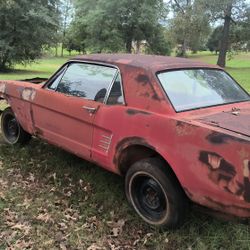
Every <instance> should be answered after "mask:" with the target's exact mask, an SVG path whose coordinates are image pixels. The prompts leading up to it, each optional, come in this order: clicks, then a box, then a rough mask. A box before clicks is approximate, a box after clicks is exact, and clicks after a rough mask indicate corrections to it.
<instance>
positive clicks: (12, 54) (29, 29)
mask: <svg viewBox="0 0 250 250" xmlns="http://www.w3.org/2000/svg"><path fill="white" fill-rule="evenodd" d="M57 4H58V2H57V0H36V1H29V0H15V1H14V0H1V1H0V30H1V32H0V70H5V69H6V68H8V67H11V66H12V65H13V64H15V63H27V62H31V61H33V60H35V59H36V58H38V57H39V56H40V55H41V52H42V49H43V47H44V46H49V45H51V44H53V43H54V42H55V34H56V31H57V28H58V21H59V13H58V12H57V11H56V5H57Z"/></svg>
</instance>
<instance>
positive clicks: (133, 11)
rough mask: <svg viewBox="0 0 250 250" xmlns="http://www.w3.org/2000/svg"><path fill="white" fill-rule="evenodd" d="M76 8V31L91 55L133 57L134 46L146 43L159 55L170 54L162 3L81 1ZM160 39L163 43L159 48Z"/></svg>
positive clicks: (153, 0) (144, 0)
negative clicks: (101, 53) (127, 55)
mask: <svg viewBox="0 0 250 250" xmlns="http://www.w3.org/2000/svg"><path fill="white" fill-rule="evenodd" d="M75 8H76V18H75V20H74V22H73V24H74V25H73V29H74V30H75V34H77V35H78V37H80V36H79V35H80V34H81V39H82V40H84V44H85V45H86V47H87V48H88V49H89V50H91V51H95V52H102V51H107V52H109V51H112V52H116V51H124V50H125V51H127V52H128V53H131V52H132V49H133V43H136V44H140V43H141V42H142V41H145V42H146V47H147V49H151V51H154V52H155V53H166V51H169V50H168V49H165V47H167V46H168V44H167V43H166V42H165V40H164V39H163V37H164V32H163V29H162V25H161V21H162V20H163V19H164V18H165V17H166V12H167V11H166V8H165V5H164V3H163V1H162V0H136V1H134V0H120V1H116V0H109V1H105V0H99V1H97V0H85V1H82V0H77V1H76V3H75ZM156 37H158V38H159V39H161V41H160V44H157V46H155V44H153V41H155V39H156ZM160 45H161V48H160ZM156 47H157V48H158V49H157V51H156Z"/></svg>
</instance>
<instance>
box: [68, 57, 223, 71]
mask: <svg viewBox="0 0 250 250" xmlns="http://www.w3.org/2000/svg"><path fill="white" fill-rule="evenodd" d="M72 60H77V61H91V62H102V63H107V64H113V65H116V66H118V67H119V66H121V65H124V66H125V65H129V66H133V67H139V68H144V69H147V70H149V69H150V70H152V71H154V72H158V71H164V70H171V69H185V68H211V69H221V68H220V67H218V66H216V65H211V64H206V63H203V62H199V61H196V60H191V59H186V58H179V57H170V56H156V55H141V54H91V55H80V56H76V57H74V58H73V59H72Z"/></svg>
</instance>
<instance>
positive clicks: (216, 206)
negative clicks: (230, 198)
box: [204, 196, 250, 217]
mask: <svg viewBox="0 0 250 250" xmlns="http://www.w3.org/2000/svg"><path fill="white" fill-rule="evenodd" d="M204 198H205V199H206V200H207V201H208V203H209V204H210V205H211V206H212V207H213V208H214V209H218V210H220V211H223V212H227V211H230V210H234V211H237V214H236V212H234V214H236V215H237V216H242V215H241V213H246V214H248V215H247V216H244V215H243V216H242V217H248V216H249V213H250V209H249V208H245V207H239V206H236V205H224V204H222V203H221V202H218V201H215V200H213V199H212V198H210V197H207V196H205V197H204Z"/></svg>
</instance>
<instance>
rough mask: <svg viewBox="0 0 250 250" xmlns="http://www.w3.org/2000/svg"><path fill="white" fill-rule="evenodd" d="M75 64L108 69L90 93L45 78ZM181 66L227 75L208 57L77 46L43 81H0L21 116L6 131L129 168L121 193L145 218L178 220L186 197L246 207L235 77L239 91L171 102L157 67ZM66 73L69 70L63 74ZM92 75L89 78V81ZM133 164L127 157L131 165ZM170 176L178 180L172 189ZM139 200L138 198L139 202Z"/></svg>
mask: <svg viewBox="0 0 250 250" xmlns="http://www.w3.org/2000/svg"><path fill="white" fill-rule="evenodd" d="M75 64H78V65H79V64H83V65H85V66H81V67H91V66H93V67H97V68H94V70H93V71H94V73H93V75H95V77H99V78H100V75H98V74H99V73H98V72H99V71H100V69H99V68H98V67H107V68H108V69H105V70H108V71H110V70H111V69H112V70H111V71H110V72H108V73H107V72H106V71H105V72H104V73H102V74H101V77H102V76H103V77H104V76H105V77H107V75H109V76H110V79H109V80H107V82H108V84H106V83H105V84H106V85H107V87H106V89H105V90H103V89H101V91H100V93H99V95H100V98H99V99H98V100H97V99H95V98H96V97H95V98H94V97H91V98H86V96H85V94H83V93H80V92H74V91H73V92H72V91H71V92H69V93H67V91H69V86H68V85H67V84H68V83H67V84H66V83H65V84H66V85H65V86H64V89H63V88H62V89H61V91H60V90H59V91H58V87H56V88H52V87H51V86H52V85H53V84H54V83H55V82H56V81H58V82H59V83H58V84H60V81H63V80H62V79H63V76H64V75H65V71H66V72H67V70H69V68H70V67H72V65H75ZM86 65H87V66H86ZM91 70H92V69H91ZM101 70H102V69H101ZM180 70H187V71H188V70H194V71H195V70H204V72H205V71H206V70H210V71H216V72H222V73H223V77H224V78H225V77H226V76H225V75H226V73H225V72H224V71H223V69H221V68H219V67H217V66H214V65H208V64H205V63H200V62H196V61H192V60H188V59H177V58H171V57H161V56H143V55H119V54H117V55H105V54H99V55H86V56H78V57H76V58H73V59H72V60H70V61H69V62H67V63H66V64H65V65H63V66H62V67H61V68H60V69H59V70H58V71H57V72H56V73H55V74H54V75H53V76H52V77H51V78H50V79H49V80H47V81H46V82H45V83H44V84H34V83H31V82H23V81H0V96H1V98H2V99H5V100H7V102H8V103H9V105H10V107H11V110H12V111H13V114H14V118H15V119H16V123H18V126H20V127H18V128H16V127H15V126H16V124H13V119H12V120H11V119H9V120H11V121H12V123H11V122H10V121H9V120H8V122H9V123H8V124H7V126H9V128H10V129H11V128H12V131H10V132H12V134H11V136H13V135H14V137H15V136H17V133H20V131H19V130H18V129H20V128H21V129H23V131H25V133H27V134H29V135H33V136H37V137H39V138H42V139H44V140H46V141H48V142H49V143H51V144H54V145H57V146H60V147H62V148H63V149H65V150H67V151H70V152H72V153H73V154H75V155H77V156H79V157H82V158H84V159H86V160H89V161H92V162H94V163H96V164H97V165H100V166H102V167H103V168H105V169H107V170H109V171H112V172H114V173H117V174H120V175H124V176H128V175H129V177H126V178H127V179H126V181H125V182H126V184H125V185H127V186H126V194H127V196H128V200H129V202H130V203H132V205H133V207H134V208H135V210H136V211H137V212H138V214H139V215H140V216H141V217H142V218H143V219H144V220H145V221H147V222H149V223H151V224H153V225H159V226H175V225H177V224H179V223H181V222H182V221H183V218H184V215H180V214H182V213H184V206H185V207H186V204H188V200H191V201H192V202H194V203H197V204H199V205H201V206H205V207H208V208H210V209H212V210H215V211H220V212H222V213H226V214H230V215H234V216H238V217H241V218H247V217H250V175H249V167H250V102H249V96H248V94H247V93H246V92H245V91H244V90H242V89H241V88H240V87H239V86H238V85H237V84H236V83H235V84H236V85H237V88H238V89H239V91H242V95H245V96H244V98H243V99H242V100H239V101H235V102H229V103H220V104H218V105H217V104H215V105H207V106H205V107H203V106H202V105H201V106H202V107H200V106H199V107H197V108H195V107H191V106H190V108H187V109H183V110H176V108H175V106H174V104H173V102H172V100H171V98H169V95H168V93H166V92H165V91H164V88H163V86H162V84H161V80H160V77H159V74H161V73H162V72H163V73H164V72H172V73H176V72H178V71H180ZM72 72H73V71H72ZM224 74H225V75H224ZM71 76H72V77H74V74H73V73H72V74H69V76H68V77H69V78H70V77H71ZM91 77H93V76H91ZM227 77H229V76H228V75H227ZM118 78H119V80H117V79H118ZM224 78H223V79H224ZM91 79H92V78H91ZM115 79H116V80H115ZM230 79H231V78H230ZM69 81H70V80H69ZM95 81H97V80H96V78H93V79H92V80H90V85H91V84H94V82H95ZM65 82H66V80H65ZM117 82H119V87H118V89H119V90H118V95H119V96H116V95H117V92H115V91H114V98H115V101H112V100H110V99H112V97H110V95H111V93H112V91H113V90H112V88H113V87H114V85H115V84H116V83H117ZM74 84H75V83H74ZM77 84H79V82H78V83H77ZM80 84H81V83H80ZM102 84H104V82H102ZM218 84H219V83H218ZM106 85H105V86H106ZM57 86H58V85H57ZM75 86H78V85H75ZM86 88H87V87H86ZM190 88H191V86H190ZM65 89H66V90H65ZM116 91H117V90H116ZM243 92H244V94H243ZM118 97H119V98H118ZM118 99H119V101H118ZM9 111H10V110H9ZM2 116H3V115H2ZM2 126H3V122H2ZM11 126H12V127H11ZM13 126H14V131H13ZM2 130H3V128H2ZM3 133H6V131H3ZM15 133H16V134H15ZM5 137H6V136H5ZM7 137H8V134H7ZM5 139H6V141H7V142H9V143H10V144H14V143H16V142H17V140H15V139H16V138H14V140H13V138H12V137H11V138H5ZM10 139H11V140H10ZM150 159H158V163H159V165H161V166H160V167H159V168H158V166H157V164H158V163H157V160H156V161H155V162H152V161H151V160H150ZM140 164H141V165H140ZM133 165H136V166H135V167H134V170H133V171H132V172H131V171H130V168H131V166H133ZM155 165H156V166H155ZM140 166H141V167H140ZM151 166H155V168H157V169H158V170H159V169H161V170H160V171H162V172H160V175H155V173H156V171H154V170H152V171H151V170H150V167H151ZM162 168H165V169H166V170H167V171H165V169H164V170H163V169H162ZM136 169H137V170H136ZM144 169H145V172H144ZM148 169H149V170H148ZM158 170H157V171H158ZM129 171H130V173H129V174H128V172H129ZM137 173H141V175H140V178H137V179H136V180H137V182H136V184H134V183H133V182H132V181H131V180H132V179H133V177H134V176H135V177H136V176H137ZM162 173H163V174H162ZM162 175H166V176H167V175H169V176H167V178H168V181H169V179H170V181H169V182H170V183H168V185H167V186H164V185H165V184H164V180H165V179H163V181H162V180H160V178H161V176H162ZM141 176H144V177H146V180H145V178H142V177H141ZM158 176H159V178H158ZM164 178H165V177H164ZM173 179H174V180H173ZM175 185H176V186H178V190H177V191H176V190H174V191H173V192H174V193H173V195H172V196H171V194H169V193H171V190H172V188H173V186H175ZM142 186H143V187H142ZM169 186H171V187H169ZM130 189H131V190H130ZM174 189H175V187H174ZM133 190H135V191H133ZM162 190H163V191H162ZM166 190H167V191H166ZM165 191H166V192H165ZM133 192H135V194H134V196H133ZM136 192H139V195H138V194H137V193H136ZM141 196H142V197H143V199H141V198H140V197H141ZM177 196H178V197H177ZM161 200H164V203H161V202H162V201H161ZM184 200H185V203H184ZM141 203H145V204H144V207H142V208H141V207H140V206H141V205H140V204H141ZM172 204H174V208H173V209H172V210H176V211H175V212H173V211H172V210H171V205H172ZM150 209H151V210H150ZM163 210H164V213H162V211H163ZM170 210H171V211H170ZM169 211H170V212H169ZM176 213H178V214H177V215H176ZM166 214H168V215H167V217H166ZM169 216H170V217H171V218H172V219H171V218H169ZM173 217H178V218H177V219H173ZM179 217H180V218H179ZM166 218H167V219H166Z"/></svg>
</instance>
